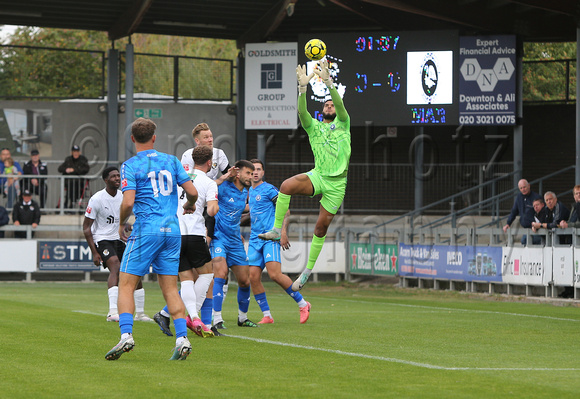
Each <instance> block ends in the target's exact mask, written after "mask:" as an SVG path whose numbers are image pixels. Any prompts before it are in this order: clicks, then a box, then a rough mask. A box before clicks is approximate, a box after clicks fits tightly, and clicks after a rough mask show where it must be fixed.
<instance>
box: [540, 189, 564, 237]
mask: <svg viewBox="0 0 580 399" xmlns="http://www.w3.org/2000/svg"><path fill="white" fill-rule="evenodd" d="M544 200H545V201H546V207H547V208H548V211H547V212H548V214H549V215H551V219H552V220H551V221H550V222H548V223H543V224H542V227H544V228H546V229H555V228H556V227H558V226H560V223H561V222H562V221H563V220H568V217H569V216H570V211H569V210H568V208H566V206H565V205H564V204H563V203H562V201H558V198H557V197H556V194H554V193H553V192H552V191H547V192H546V193H545V194H544Z"/></svg>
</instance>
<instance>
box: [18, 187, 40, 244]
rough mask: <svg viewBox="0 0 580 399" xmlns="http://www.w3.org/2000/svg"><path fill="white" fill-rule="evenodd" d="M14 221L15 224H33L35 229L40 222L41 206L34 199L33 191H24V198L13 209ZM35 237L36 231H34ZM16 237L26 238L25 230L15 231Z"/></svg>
mask: <svg viewBox="0 0 580 399" xmlns="http://www.w3.org/2000/svg"><path fill="white" fill-rule="evenodd" d="M12 221H13V222H14V225H15V226H25V225H32V228H33V229H35V228H37V227H38V224H39V223H40V207H39V206H38V203H37V202H36V201H34V200H33V199H32V193H31V192H30V191H28V190H24V191H23V192H22V199H20V200H19V201H18V202H17V203H16V205H14V209H12ZM32 236H33V237H34V233H32ZM14 237H15V238H26V232H25V231H15V232H14Z"/></svg>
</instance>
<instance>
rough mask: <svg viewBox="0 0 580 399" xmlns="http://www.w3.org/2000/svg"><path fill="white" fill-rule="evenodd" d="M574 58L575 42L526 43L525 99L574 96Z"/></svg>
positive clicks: (547, 99) (546, 99) (561, 98)
mask: <svg viewBox="0 0 580 399" xmlns="http://www.w3.org/2000/svg"><path fill="white" fill-rule="evenodd" d="M575 59H576V43H525V44H524V64H523V81H524V101H570V100H574V99H575V98H576V61H575ZM526 61H543V62H526Z"/></svg>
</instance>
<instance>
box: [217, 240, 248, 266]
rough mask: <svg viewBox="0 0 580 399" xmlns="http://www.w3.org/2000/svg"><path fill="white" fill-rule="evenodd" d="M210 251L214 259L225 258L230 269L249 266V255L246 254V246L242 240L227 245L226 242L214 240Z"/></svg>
mask: <svg viewBox="0 0 580 399" xmlns="http://www.w3.org/2000/svg"><path fill="white" fill-rule="evenodd" d="M209 250H210V252H211V258H212V259H215V258H220V257H221V258H225V259H226V263H227V265H228V267H232V266H248V254H246V250H245V249H244V244H243V243H242V241H241V240H240V241H239V242H234V243H233V244H231V243H228V244H227V245H226V243H225V242H223V241H220V240H218V239H215V238H214V239H213V240H211V243H210V244H209Z"/></svg>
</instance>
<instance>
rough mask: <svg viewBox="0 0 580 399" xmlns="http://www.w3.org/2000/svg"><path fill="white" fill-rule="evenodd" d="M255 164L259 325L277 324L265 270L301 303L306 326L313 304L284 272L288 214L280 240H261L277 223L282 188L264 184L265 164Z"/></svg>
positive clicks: (252, 250) (251, 252)
mask: <svg viewBox="0 0 580 399" xmlns="http://www.w3.org/2000/svg"><path fill="white" fill-rule="evenodd" d="M250 162H252V164H253V165H254V173H253V174H252V187H251V188H250V194H249V205H250V218H251V220H252V232H251V234H250V245H249V247H248V258H249V260H250V283H251V286H252V292H253V293H254V298H255V299H256V302H257V303H258V305H259V306H260V309H261V310H262V313H263V314H264V318H263V319H262V320H261V321H259V322H258V324H270V323H274V319H273V318H272V314H271V313H270V306H269V305H268V300H267V299H266V290H265V289H264V286H263V285H262V272H263V271H264V267H266V271H267V272H268V275H269V276H270V278H271V279H272V280H273V281H275V282H276V283H277V284H278V285H279V286H280V287H282V289H283V290H284V291H286V293H287V294H288V295H290V296H291V297H292V298H293V299H294V300H295V301H296V303H297V304H298V308H299V309H300V323H302V324H304V323H306V322H307V321H308V318H309V317H310V303H308V302H306V301H305V300H304V298H303V297H302V295H301V294H300V292H294V291H293V290H292V280H291V279H290V277H288V276H287V275H285V274H283V273H282V265H281V263H280V261H281V258H280V247H282V249H284V250H286V249H288V248H290V242H289V241H288V235H287V230H288V215H289V212H287V213H286V217H285V218H284V223H283V225H282V231H281V237H280V241H264V240H262V239H261V238H259V237H258V234H262V233H265V232H267V231H268V230H270V228H271V227H272V224H273V223H274V217H275V213H276V200H277V199H278V189H277V188H276V187H274V186H273V185H271V184H270V183H267V182H265V181H264V173H265V171H264V163H263V162H262V161H260V160H259V159H252V160H251V161H250Z"/></svg>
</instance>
